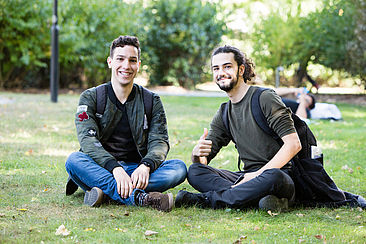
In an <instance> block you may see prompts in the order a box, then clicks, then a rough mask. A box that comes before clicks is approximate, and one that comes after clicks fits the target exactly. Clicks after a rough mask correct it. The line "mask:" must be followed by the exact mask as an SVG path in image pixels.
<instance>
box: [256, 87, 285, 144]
mask: <svg viewBox="0 0 366 244" xmlns="http://www.w3.org/2000/svg"><path fill="white" fill-rule="evenodd" d="M265 90H268V89H267V88H262V87H258V88H257V90H255V92H254V94H253V96H252V101H251V103H250V106H251V110H252V115H253V117H254V120H255V122H256V123H257V125H258V126H259V127H260V128H261V129H262V130H263V131H264V132H265V133H266V134H267V135H270V136H271V137H272V138H273V139H275V140H276V141H279V140H281V139H280V138H279V136H278V135H277V134H276V132H274V130H273V129H272V128H270V127H269V125H268V122H267V119H266V116H264V114H263V111H262V108H261V105H260V100H259V98H260V95H261V94H262V92H264V91H265Z"/></svg>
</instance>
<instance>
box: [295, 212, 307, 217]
mask: <svg viewBox="0 0 366 244" xmlns="http://www.w3.org/2000/svg"><path fill="white" fill-rule="evenodd" d="M296 216H297V217H304V216H305V214H302V213H297V214H296Z"/></svg>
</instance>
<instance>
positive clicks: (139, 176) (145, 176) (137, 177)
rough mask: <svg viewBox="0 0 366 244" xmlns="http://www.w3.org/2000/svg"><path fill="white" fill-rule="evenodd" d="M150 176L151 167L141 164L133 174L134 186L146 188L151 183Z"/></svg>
mask: <svg viewBox="0 0 366 244" xmlns="http://www.w3.org/2000/svg"><path fill="white" fill-rule="evenodd" d="M149 177H150V168H149V167H148V166H146V165H144V164H140V165H139V167H138V168H137V169H135V171H134V172H133V173H132V175H131V180H132V186H133V188H137V189H142V190H145V188H146V187H147V185H148V184H149Z"/></svg>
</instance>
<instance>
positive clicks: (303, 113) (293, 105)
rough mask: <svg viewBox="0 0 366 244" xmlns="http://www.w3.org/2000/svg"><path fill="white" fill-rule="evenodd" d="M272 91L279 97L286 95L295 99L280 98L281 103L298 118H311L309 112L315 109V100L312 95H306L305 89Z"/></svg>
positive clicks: (277, 89) (276, 89)
mask: <svg viewBox="0 0 366 244" xmlns="http://www.w3.org/2000/svg"><path fill="white" fill-rule="evenodd" d="M274 90H275V92H276V93H277V94H278V95H279V96H281V97H282V96H287V95H293V96H295V97H297V100H294V99H289V98H283V97H282V101H283V103H284V104H285V105H286V107H289V108H290V109H291V110H292V112H293V113H295V114H296V115H297V116H299V117H300V118H303V119H310V118H311V113H310V110H312V109H313V108H314V107H315V102H316V100H315V97H314V95H312V94H309V93H307V90H306V88H305V89H304V88H275V89H274Z"/></svg>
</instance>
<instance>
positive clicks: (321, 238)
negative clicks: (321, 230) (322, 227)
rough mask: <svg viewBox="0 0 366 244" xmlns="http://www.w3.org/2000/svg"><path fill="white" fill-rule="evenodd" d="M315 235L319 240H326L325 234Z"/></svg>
mask: <svg viewBox="0 0 366 244" xmlns="http://www.w3.org/2000/svg"><path fill="white" fill-rule="evenodd" d="M314 237H315V238H316V239H318V240H324V241H325V240H326V238H325V236H323V235H315V236H314Z"/></svg>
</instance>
